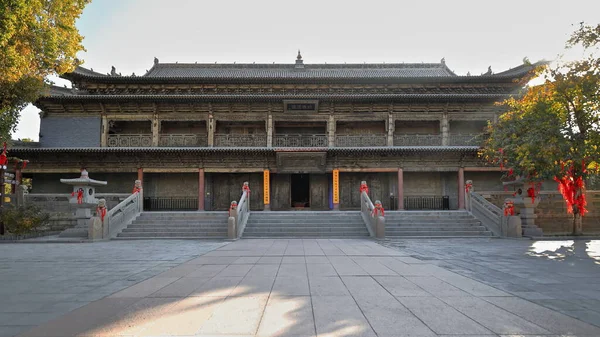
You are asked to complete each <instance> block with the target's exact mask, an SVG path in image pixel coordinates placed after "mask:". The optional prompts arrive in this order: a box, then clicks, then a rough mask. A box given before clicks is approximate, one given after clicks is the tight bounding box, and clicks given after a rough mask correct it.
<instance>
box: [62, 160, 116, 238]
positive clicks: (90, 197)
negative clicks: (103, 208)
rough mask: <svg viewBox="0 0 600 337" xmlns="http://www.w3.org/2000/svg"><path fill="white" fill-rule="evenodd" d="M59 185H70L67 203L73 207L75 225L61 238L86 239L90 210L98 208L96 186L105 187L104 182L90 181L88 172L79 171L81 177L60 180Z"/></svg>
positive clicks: (64, 232)
mask: <svg viewBox="0 0 600 337" xmlns="http://www.w3.org/2000/svg"><path fill="white" fill-rule="evenodd" d="M60 182H61V183H63V184H67V185H72V186H73V192H72V193H71V198H70V199H69V203H70V204H71V205H73V206H74V207H75V218H76V219H77V225H76V226H75V227H74V228H69V229H67V230H65V231H63V232H62V233H60V236H61V237H85V238H87V237H88V227H89V220H90V219H91V218H92V209H96V207H97V206H98V199H96V188H95V187H96V186H106V184H107V182H106V181H99V180H94V179H90V177H89V175H88V172H87V171H86V170H85V169H83V170H81V176H80V177H79V178H74V179H61V180H60Z"/></svg>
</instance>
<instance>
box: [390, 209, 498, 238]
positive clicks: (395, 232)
mask: <svg viewBox="0 0 600 337" xmlns="http://www.w3.org/2000/svg"><path fill="white" fill-rule="evenodd" d="M385 222H386V224H385V225H386V227H385V236H386V238H392V239H393V238H452V237H454V238H465V237H490V236H492V232H490V231H489V230H487V228H485V227H484V226H482V225H481V222H480V221H479V220H477V219H476V218H475V217H474V216H473V215H471V214H469V212H467V211H386V212H385Z"/></svg>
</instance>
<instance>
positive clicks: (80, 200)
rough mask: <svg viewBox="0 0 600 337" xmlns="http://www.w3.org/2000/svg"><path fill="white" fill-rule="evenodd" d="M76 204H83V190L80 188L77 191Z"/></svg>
mask: <svg viewBox="0 0 600 337" xmlns="http://www.w3.org/2000/svg"><path fill="white" fill-rule="evenodd" d="M77 203H78V204H83V189H81V188H80V189H79V190H78V191H77Z"/></svg>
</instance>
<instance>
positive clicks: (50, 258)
mask: <svg viewBox="0 0 600 337" xmlns="http://www.w3.org/2000/svg"><path fill="white" fill-rule="evenodd" d="M380 243H381V244H380ZM212 244H213V246H210V245H209V246H205V245H204V242H196V241H178V240H174V241H171V240H165V241H147V242H137V241H131V242H129V241H118V242H107V243H105V242H102V243H97V244H96V243H94V244H81V245H80V244H69V245H68V246H60V245H54V244H43V245H41V244H39V245H40V247H38V244H28V245H27V249H21V248H19V247H23V246H24V245H10V247H11V248H6V247H9V245H0V253H3V252H4V253H8V254H6V256H7V259H5V261H0V282H2V284H3V287H2V289H0V303H2V305H1V306H0V307H1V310H0V337H1V336H3V335H10V336H13V335H15V334H22V335H24V336H61V337H62V336H109V335H110V336H113V335H115V336H126V335H131V336H165V335H172V336H190V335H198V336H209V335H210V336H214V335H219V336H224V335H235V336H236V337H240V336H265V337H266V336H277V337H282V336H295V337H300V336H315V335H318V336H379V337H382V336H389V337H392V336H394V337H401V336H403V337H408V336H411V337H416V336H421V337H426V336H431V337H433V336H438V337H439V336H453V337H458V336H469V337H476V336H487V337H491V336H496V337H497V336H499V335H500V334H505V335H511V334H512V335H516V336H527V337H529V336H535V335H540V336H545V337H550V336H563V337H564V336H579V337H583V336H585V337H592V336H593V337H597V336H600V333H599V332H598V329H600V300H599V299H597V298H596V297H597V294H598V291H600V282H595V281H596V279H600V268H598V263H600V261H598V260H596V259H597V258H598V257H597V256H596V255H597V254H596V255H594V254H592V252H591V251H588V250H586V249H587V247H588V246H593V245H594V244H595V243H592V242H586V243H585V246H584V248H582V249H581V248H578V249H573V252H574V253H573V254H574V255H573V256H569V255H568V253H565V252H563V251H561V253H560V254H558V253H557V254H548V253H544V254H541V253H536V252H537V251H539V249H541V248H539V245H540V244H538V243H536V242H535V241H520V240H490V239H485V240H480V239H474V240H461V239H448V240H412V241H410V240H404V241H398V242H396V241H377V242H376V241H374V240H371V239H356V240H355V239H331V240H330V239H316V240H313V239H285V240H280V239H264V240H263V239H257V240H238V241H235V242H232V243H229V244H224V243H219V244H218V245H214V243H212ZM382 244H383V245H385V246H383V245H382ZM545 244H546V243H545ZM562 244H563V245H564V243H562ZM573 245H575V246H577V243H576V242H575V243H573ZM15 247H16V248H15ZM65 247H66V248H65ZM208 247H210V248H208ZM562 247H564V246H562ZM211 249H212V250H213V251H211ZM543 249H546V252H548V251H549V250H548V249H551V248H546V247H545V246H544V247H543ZM570 251H571V250H568V251H567V252H570ZM207 252H208V254H205V255H201V256H200V254H203V253H207ZM588 252H589V255H588ZM561 254H562V255H561ZM3 256H4V255H3ZM123 256H128V259H123ZM550 257H552V258H550ZM340 275H341V276H340ZM545 279H546V280H547V281H544V280H545ZM30 290H31V291H30ZM54 290H56V292H53V291H54ZM90 301H93V302H92V303H90ZM534 302H535V303H534ZM4 303H8V304H9V305H8V306H6V305H4ZM7 308H8V309H7ZM11 308H12V309H11ZM2 323H4V325H2ZM11 324H12V325H11ZM20 324H24V325H20ZM37 324H40V325H38V326H33V325H37Z"/></svg>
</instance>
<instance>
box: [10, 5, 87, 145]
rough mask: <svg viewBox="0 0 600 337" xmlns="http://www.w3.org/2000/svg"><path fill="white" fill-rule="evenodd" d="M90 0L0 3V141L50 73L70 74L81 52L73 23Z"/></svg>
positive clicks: (36, 96)
mask: <svg viewBox="0 0 600 337" xmlns="http://www.w3.org/2000/svg"><path fill="white" fill-rule="evenodd" d="M90 1H91V0H0V141H5V140H8V139H10V134H11V132H12V131H14V129H15V127H16V125H17V123H18V121H19V114H20V112H21V110H22V109H23V108H24V107H25V106H26V105H27V104H28V103H30V102H33V101H35V100H36V99H37V98H38V97H39V95H40V93H42V90H43V89H44V86H45V84H46V82H47V80H46V78H47V76H48V75H51V74H63V73H65V72H69V71H73V70H74V69H75V67H76V66H77V65H78V64H79V61H78V60H77V59H76V54H77V52H78V51H81V50H84V48H83V45H82V44H81V42H82V40H83V37H82V36H81V35H80V34H79V32H78V31H77V28H76V27H75V20H76V19H77V18H78V17H79V16H80V15H81V13H82V11H83V8H84V7H85V5H87V4H88V3H89V2H90Z"/></svg>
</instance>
